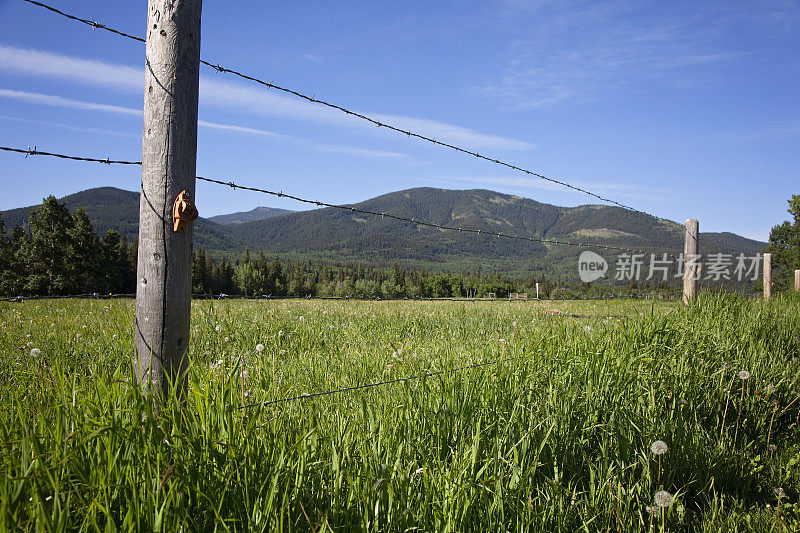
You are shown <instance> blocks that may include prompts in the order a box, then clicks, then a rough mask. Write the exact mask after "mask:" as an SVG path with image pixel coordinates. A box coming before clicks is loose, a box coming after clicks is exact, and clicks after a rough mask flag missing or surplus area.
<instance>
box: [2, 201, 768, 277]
mask: <svg viewBox="0 0 800 533" xmlns="http://www.w3.org/2000/svg"><path fill="white" fill-rule="evenodd" d="M138 197H139V195H138V193H135V192H131V191H124V190H120V189H116V188H113V187H102V188H97V189H90V190H87V191H82V192H79V193H76V194H72V195H70V196H67V197H65V198H63V199H61V202H63V203H65V204H66V205H67V207H68V208H69V210H70V211H73V212H74V211H75V210H76V209H77V208H79V207H82V208H84V209H85V210H86V214H87V216H88V218H89V219H90V220H91V223H92V225H93V226H94V228H95V230H96V231H97V233H98V234H99V235H104V234H105V231H106V230H108V229H112V228H113V229H116V230H117V231H118V232H119V233H120V235H124V236H126V237H127V238H128V240H129V241H131V242H132V241H133V239H134V238H135V237H136V234H137V219H138V212H139V200H138ZM353 207H356V208H359V209H365V210H370V211H375V212H378V213H388V214H393V215H399V216H405V217H409V218H414V219H417V220H421V221H426V222H432V223H435V224H440V225H443V226H458V227H462V228H470V229H480V230H481V231H483V232H485V234H481V235H476V234H474V233H459V232H454V231H443V230H440V229H436V228H431V227H427V226H422V225H415V224H411V223H407V222H401V221H397V220H393V219H390V218H385V217H380V216H370V215H363V214H360V213H355V212H349V211H343V210H339V209H334V208H323V209H314V210H310V211H301V212H290V213H288V214H283V215H279V216H273V217H271V218H267V219H262V220H252V221H244V219H245V218H247V216H246V215H248V213H244V214H242V213H236V214H234V215H235V216H234V217H233V218H231V219H225V218H223V219H222V220H223V221H226V220H228V221H229V220H235V221H238V223H226V224H218V223H215V222H214V221H212V220H209V219H204V218H199V219H198V220H197V221H196V223H195V249H199V248H205V249H206V250H207V251H208V252H211V253H215V252H225V253H228V254H235V255H236V254H242V253H244V251H245V249H246V248H249V250H250V251H251V252H252V253H256V252H258V251H262V250H263V251H264V252H266V253H267V254H274V253H280V254H281V255H285V256H288V257H293V258H296V259H317V260H319V259H322V260H334V261H361V262H365V263H368V264H374V265H376V266H379V267H388V266H391V265H392V264H393V263H394V262H399V263H400V264H406V265H409V266H416V267H425V268H433V269H450V270H458V269H475V268H484V269H487V270H498V271H502V272H509V273H515V274H520V273H530V272H542V271H553V272H574V267H575V263H576V261H577V255H578V253H577V251H576V249H575V248H574V247H571V246H554V245H549V244H548V245H545V244H542V243H539V242H529V241H525V240H512V239H504V238H498V237H496V236H492V235H491V234H492V233H497V232H502V233H510V234H515V235H520V236H523V237H530V238H534V239H556V240H561V241H574V242H582V243H592V244H603V245H613V246H621V247H636V248H638V247H647V248H648V249H651V248H652V249H653V251H672V252H680V251H681V250H682V249H683V228H682V226H681V225H679V224H676V223H674V222H670V221H667V220H663V219H658V218H655V217H652V216H649V215H645V214H642V213H636V212H631V211H628V210H625V209H622V208H619V207H611V206H599V205H583V206H579V207H573V208H567V207H558V206H554V205H550V204H545V203H540V202H537V201H535V200H531V199H528V198H521V197H518V196H511V195H507V194H500V193H497V192H493V191H488V190H445V189H434V188H416V189H408V190H404V191H398V192H393V193H389V194H385V195H382V196H378V197H375V198H371V199H369V200H366V201H364V202H360V203H358V204H353ZM29 209H30V208H20V209H14V210H10V211H7V212H4V213H3V214H2V217H3V220H4V221H5V225H6V228H7V229H9V230H10V229H11V228H12V227H13V226H15V225H18V224H23V223H25V222H26V220H27V216H28V211H29ZM259 209H262V208H257V209H256V210H254V211H255V212H258V211H259ZM201 212H202V206H201ZM249 213H251V214H252V213H253V212H252V211H251V212H249ZM262 214H265V213H264V212H263V211H262ZM273 214H277V212H274V213H273ZM214 218H215V219H216V220H220V218H219V217H214ZM701 227H702V221H701ZM723 243H724V244H723ZM764 246H765V243H761V242H758V241H754V240H751V239H746V238H744V237H740V236H738V235H734V234H732V233H724V234H702V235H701V250H702V251H703V253H705V254H708V253H711V252H717V251H728V252H735V253H740V252H744V253H747V254H753V253H757V252H760V251H762V250H763V248H764Z"/></svg>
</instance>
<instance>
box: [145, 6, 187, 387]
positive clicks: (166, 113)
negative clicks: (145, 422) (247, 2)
mask: <svg viewBox="0 0 800 533" xmlns="http://www.w3.org/2000/svg"><path fill="white" fill-rule="evenodd" d="M201 7H202V0H149V2H148V6H147V46H146V57H145V76H144V79H145V86H144V87H145V90H144V129H143V131H142V194H141V198H140V204H139V256H138V263H137V270H136V280H137V283H136V322H135V332H134V336H135V344H136V357H137V359H136V374H137V376H136V377H137V379H138V381H139V384H140V386H142V388H143V389H144V390H146V391H149V392H152V393H154V394H155V395H156V396H157V397H161V396H162V395H163V394H164V393H165V392H167V391H168V387H169V384H170V383H172V384H174V386H175V387H176V389H177V394H178V395H179V396H182V395H184V394H185V390H186V372H185V371H186V368H187V359H186V358H187V349H188V346H189V319H190V316H191V309H190V306H191V284H192V282H191V276H192V234H193V232H192V226H191V222H192V221H193V220H194V218H196V216H197V211H196V210H195V209H194V206H193V204H192V201H193V199H194V190H195V189H194V186H195V170H196V158H197V98H198V92H199V88H198V86H199V76H200V12H201ZM182 193H184V194H182ZM179 196H181V199H182V200H181V201H180V202H176V201H177V200H178V197H179ZM175 215H177V218H179V221H178V222H175V223H173V216H175ZM184 228H185V230H184Z"/></svg>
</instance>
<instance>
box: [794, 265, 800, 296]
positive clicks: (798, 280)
mask: <svg viewBox="0 0 800 533" xmlns="http://www.w3.org/2000/svg"><path fill="white" fill-rule="evenodd" d="M794 290H796V291H800V270H795V271H794Z"/></svg>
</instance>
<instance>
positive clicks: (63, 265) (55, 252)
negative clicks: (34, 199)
mask: <svg viewBox="0 0 800 533" xmlns="http://www.w3.org/2000/svg"><path fill="white" fill-rule="evenodd" d="M29 222H30V228H31V237H30V240H27V242H26V243H25V246H24V248H22V249H20V251H19V254H18V260H22V261H24V265H25V286H24V288H25V290H26V292H27V293H29V294H40V295H46V294H67V293H68V292H69V291H70V290H71V289H72V287H73V286H74V283H72V280H71V278H70V274H71V272H70V268H69V263H68V260H69V257H70V252H71V250H70V248H71V246H70V227H71V225H72V217H70V214H69V210H68V209H67V206H66V205H64V204H60V203H58V201H57V200H56V199H55V197H54V196H48V197H47V198H45V199H44V201H43V202H42V205H41V206H39V207H37V208H35V209H32V210H31V214H30V217H29Z"/></svg>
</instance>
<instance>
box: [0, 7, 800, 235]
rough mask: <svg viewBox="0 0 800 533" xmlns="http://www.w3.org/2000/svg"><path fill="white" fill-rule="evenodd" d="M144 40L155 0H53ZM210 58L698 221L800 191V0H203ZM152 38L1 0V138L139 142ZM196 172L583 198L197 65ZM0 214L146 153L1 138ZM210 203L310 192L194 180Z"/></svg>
mask: <svg viewBox="0 0 800 533" xmlns="http://www.w3.org/2000/svg"><path fill="white" fill-rule="evenodd" d="M52 5H54V6H55V7H58V8H61V9H63V10H65V11H68V12H71V13H74V14H76V15H78V16H82V17H85V18H93V19H95V20H97V21H99V22H103V23H105V24H108V25H109V26H113V27H116V28H119V29H121V30H123V31H126V32H128V33H133V34H135V35H143V34H144V27H145V22H146V2H144V1H138V2H107V1H106V2H101V1H85V2H82V1H69V2H67V1H64V0H52ZM202 31H203V35H202V52H201V55H202V56H203V58H204V59H207V60H210V61H212V62H214V63H219V64H222V65H225V66H228V67H230V68H235V69H237V70H240V71H242V72H246V73H249V74H252V75H254V76H256V77H260V78H263V79H266V80H272V81H274V82H275V83H277V84H279V85H283V86H286V87H289V88H293V89H295V90H298V91H300V92H305V93H308V94H315V95H316V96H317V97H319V98H322V99H325V100H328V101H331V102H334V103H337V104H340V105H343V106H345V107H348V108H351V109H354V110H356V111H360V112H363V113H365V114H369V115H374V116H376V117H378V118H381V119H382V120H384V121H386V122H391V123H396V124H397V125H399V126H401V127H405V128H410V129H414V130H417V131H419V132H421V133H423V134H426V135H429V136H432V137H435V138H437V139H441V140H444V141H447V142H451V143H454V144H458V145H461V146H463V147H465V148H469V149H472V150H475V151H478V152H480V153H482V154H485V155H490V156H492V157H496V158H499V159H503V160H505V161H508V162H511V163H514V164H518V165H520V166H522V167H525V168H528V169H530V170H533V171H536V172H539V173H541V174H544V175H546V176H550V177H553V178H556V179H559V180H563V181H568V182H570V183H574V184H576V185H578V186H581V187H584V188H587V189H590V190H593V191H595V192H597V193H599V194H601V195H604V196H608V197H610V198H613V199H616V200H618V201H620V202H621V203H624V204H627V205H632V206H634V207H636V208H638V209H641V210H644V211H647V212H650V213H653V214H656V215H658V216H662V217H665V218H671V219H673V220H678V221H683V220H684V219H686V218H698V219H699V220H700V224H701V225H700V227H701V230H704V231H733V232H735V233H739V234H742V235H746V236H749V237H753V238H758V239H764V240H765V239H766V238H767V236H768V234H769V229H770V228H771V227H772V226H773V225H775V224H777V223H779V222H781V221H782V220H785V219H786V218H788V214H787V213H786V208H787V204H786V200H787V199H788V198H789V196H790V195H791V194H793V193H794V194H798V193H800V188H798V181H799V180H798V176H797V173H798V172H797V171H798V168H800V149H798V148H799V147H800V143H799V142H798V141H800V97H798V94H800V92H798V89H797V88H798V87H799V86H800V3H799V2H797V1H782V0H775V1H747V2H737V1H720V2H715V1H711V2H697V1H691V2H683V1H676V2H641V1H633V0H631V1H628V0H624V1H609V2H581V1H576V2H569V1H553V2H548V1H530V2H525V1H521V0H501V1H492V0H483V1H480V2H470V1H460V2H447V1H440V2H417V1H408V2H303V1H297V2H283V3H277V2H243V1H242V2H236V3H230V2H206V3H205V5H204V9H203V30H202ZM143 65H144V46H143V45H142V44H140V43H136V42H134V41H130V40H127V39H122V38H120V37H116V36H114V35H111V34H109V33H107V32H103V31H99V30H97V31H92V30H91V28H89V27H87V26H85V25H82V24H78V23H75V22H71V21H68V20H66V19H63V18H61V17H59V16H57V15H54V14H51V13H49V12H46V11H44V10H42V9H41V8H37V7H34V6H31V5H29V4H26V3H23V2H21V1H20V0H0V145H5V146H12V147H27V146H33V145H36V146H38V148H39V149H42V150H48V151H54V152H63V153H74V154H79V155H89V156H97V157H106V156H109V157H111V158H119V159H139V157H140V155H141V128H142V125H141V122H142V119H141V115H140V110H141V106H142V100H143V87H142V85H143V79H144V67H143ZM200 92H201V95H200V117H199V118H200V120H201V123H200V127H199V139H198V159H197V170H198V174H199V175H203V176H208V177H215V178H222V179H234V180H235V181H237V182H240V183H242V184H251V185H258V186H263V187H265V188H271V189H280V190H284V191H286V192H291V193H294V194H297V195H299V196H306V197H310V198H312V199H319V200H323V201H327V202H332V203H349V202H357V201H360V200H364V199H367V198H370V197H372V196H375V195H378V194H382V193H386V192H391V191H395V190H399V189H405V188H410V187H421V186H431V187H442V188H453V189H470V188H486V189H493V190H497V191H501V192H505V193H511V194H517V195H520V196H525V197H529V198H533V199H536V200H539V201H542V202H548V203H553V204H558V205H570V206H572V205H579V204H585V203H596V201H594V200H593V199H592V198H591V197H588V196H585V195H581V194H579V193H576V192H574V191H569V190H565V189H561V188H558V187H556V186H554V185H552V184H549V183H547V182H544V181H541V180H538V179H536V178H533V177H530V176H526V175H523V174H519V173H516V172H514V171H513V170H510V169H505V168H503V167H499V166H497V165H493V164H491V163H488V162H486V161H480V160H476V159H475V158H471V157H468V156H465V155H463V154H458V153H453V152H450V151H447V150H444V149H442V148H439V147H436V146H433V145H429V144H427V143H423V142H420V141H417V140H414V139H408V138H406V137H405V136H402V135H398V134H393V133H391V132H389V131H386V130H384V129H382V128H381V129H379V128H375V127H374V126H369V125H367V124H365V123H363V122H360V121H358V120H356V119H353V118H350V117H347V116H345V115H343V114H341V113H337V112H334V111H331V110H328V109H325V108H323V107H320V106H317V105H314V104H310V103H306V102H303V101H301V100H298V99H296V98H294V97H291V96H289V95H285V94H281V93H279V92H277V91H274V90H272V91H266V90H264V89H263V88H261V87H259V86H257V85H253V84H248V83H246V82H244V81H240V80H238V79H236V78H234V77H232V76H230V75H227V74H220V73H216V72H215V71H214V70H212V69H210V68H202V69H201V89H200ZM0 161H1V162H2V164H0V181H2V183H3V188H2V190H3V194H2V195H0V210H2V209H10V208H13V207H18V206H21V205H30V204H34V203H38V202H40V201H41V199H42V197H43V196H44V195H47V194H54V195H56V196H63V195H66V194H69V193H72V192H75V191H78V190H83V189H87V188H90V187H96V186H101V185H114V186H117V187H120V188H125V189H130V190H136V189H137V188H138V183H139V170H138V168H135V167H132V168H128V167H119V168H117V167H113V166H112V167H107V166H105V165H96V164H88V163H72V162H64V161H60V160H47V159H45V158H32V159H31V158H28V159H27V160H26V159H23V158H22V157H21V156H17V155H11V154H2V153H0ZM197 187H198V193H197V203H198V207H199V209H200V213H201V215H204V216H211V215H215V214H220V213H228V212H232V211H241V210H247V209H252V208H253V207H255V206H258V205H267V206H273V207H283V208H288V209H303V208H304V206H303V205H298V204H295V203H293V202H291V201H286V200H281V199H278V198H271V197H267V196H264V195H259V194H255V193H247V192H242V191H232V190H228V189H225V188H222V187H219V186H215V185H211V184H206V183H198V186H197Z"/></svg>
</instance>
